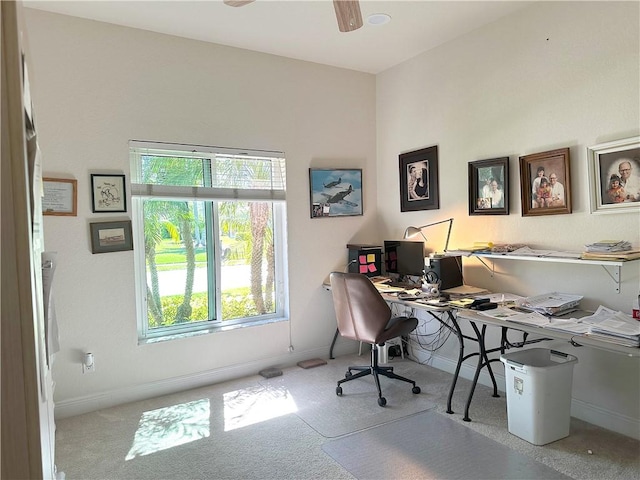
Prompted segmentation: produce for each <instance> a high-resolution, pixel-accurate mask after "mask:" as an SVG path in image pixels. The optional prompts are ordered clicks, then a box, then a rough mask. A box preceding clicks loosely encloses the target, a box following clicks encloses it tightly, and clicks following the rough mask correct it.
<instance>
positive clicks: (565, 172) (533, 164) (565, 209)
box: [520, 148, 571, 217]
mask: <svg viewBox="0 0 640 480" xmlns="http://www.w3.org/2000/svg"><path fill="white" fill-rule="evenodd" d="M520 191H521V195H522V216H523V217H527V216H537V215H559V214H563V213H571V177H570V174H569V148H559V149H557V150H550V151H548V152H542V153H534V154H531V155H525V156H524V157H520Z"/></svg>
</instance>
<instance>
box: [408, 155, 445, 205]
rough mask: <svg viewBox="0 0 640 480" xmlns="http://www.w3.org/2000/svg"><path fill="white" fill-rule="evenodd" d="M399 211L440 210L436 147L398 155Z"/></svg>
mask: <svg viewBox="0 0 640 480" xmlns="http://www.w3.org/2000/svg"><path fill="white" fill-rule="evenodd" d="M399 159H400V211H401V212H412V211H415V210H436V209H438V208H440V192H439V191H438V146H437V145H434V146H433V147H427V148H423V149H421V150H416V151H413V152H407V153H401V154H400V157H399Z"/></svg>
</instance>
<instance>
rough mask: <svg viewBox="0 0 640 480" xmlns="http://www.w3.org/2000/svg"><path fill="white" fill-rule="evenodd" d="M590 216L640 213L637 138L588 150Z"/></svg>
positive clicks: (639, 165) (638, 145)
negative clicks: (596, 214) (593, 214)
mask: <svg viewBox="0 0 640 480" xmlns="http://www.w3.org/2000/svg"><path fill="white" fill-rule="evenodd" d="M587 161H588V162H589V165H588V167H589V168H588V171H589V184H590V188H589V192H590V200H591V202H590V203H591V213H623V212H636V213H637V212H638V211H640V137H631V138H626V139H622V140H615V141H612V142H607V143H601V144H598V145H593V146H591V147H588V148H587Z"/></svg>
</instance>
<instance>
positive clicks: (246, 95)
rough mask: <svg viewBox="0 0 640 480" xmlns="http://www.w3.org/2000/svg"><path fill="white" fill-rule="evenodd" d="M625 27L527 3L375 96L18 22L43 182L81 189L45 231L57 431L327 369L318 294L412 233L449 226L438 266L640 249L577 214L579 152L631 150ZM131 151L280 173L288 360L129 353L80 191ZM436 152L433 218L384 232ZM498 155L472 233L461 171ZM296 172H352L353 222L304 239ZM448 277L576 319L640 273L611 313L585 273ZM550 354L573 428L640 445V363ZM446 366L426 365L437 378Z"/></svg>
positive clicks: (260, 335) (234, 340)
mask: <svg viewBox="0 0 640 480" xmlns="http://www.w3.org/2000/svg"><path fill="white" fill-rule="evenodd" d="M638 13H639V12H638V4H637V3H622V4H617V3H611V2H607V3H606V4H603V3H591V2H579V3H578V2H576V3H551V2H540V3H539V4H536V5H534V6H533V7H531V8H530V9H527V10H525V11H523V12H519V13H516V14H514V15H511V16H509V17H506V18H504V19H501V20H499V21H497V22H495V23H493V24H491V25H488V26H486V27H484V28H482V29H479V30H477V31H474V32H472V33H470V34H468V35H466V36H464V37H462V38H460V39H458V40H455V41H453V42H449V43H447V44H445V45H443V46H441V47H439V48H437V49H435V50H432V51H431V52H428V53H425V54H423V55H421V56H419V57H416V58H414V59H412V60H410V61H408V62H405V63H404V64H401V65H399V66H397V67H395V68H393V69H390V70H389V71H386V72H384V73H382V74H380V75H378V76H377V77H373V76H370V75H365V74H359V73H355V72H351V71H346V70H340V69H335V68H330V67H324V66H320V65H315V64H309V63H305V62H299V61H293V60H287V59H283V58H279V57H274V56H269V55H263V54H258V53H253V52H248V51H243V50H239V49H233V48H227V47H222V46H216V45H209V44H205V43H200V42H195V41H189V40H184V39H179V38H175V37H170V36H163V35H158V34H153V33H148V32H142V31H137V30H132V29H127V28H121V27H115V26H111V25H106V24H101V23H96V22H90V21H85V20H79V19H73V18H69V17H64V16H58V15H53V14H48V13H44V12H40V11H30V10H27V26H28V28H29V37H30V43H31V50H32V57H33V64H34V71H33V72H32V73H33V81H32V83H33V97H34V103H35V105H36V109H37V110H36V111H37V112H38V119H37V120H38V123H39V125H38V126H39V131H40V141H41V148H42V150H43V154H44V160H45V171H46V173H49V174H52V175H54V174H58V175H61V176H62V175H64V176H71V177H75V178H77V179H78V184H79V197H78V198H79V213H78V217H75V218H64V217H47V219H46V222H45V235H46V244H47V248H48V249H50V250H56V251H58V252H59V258H60V268H59V270H58V272H57V275H58V277H57V279H56V280H57V284H56V291H57V294H58V295H57V303H56V305H57V310H58V315H59V318H60V329H61V336H62V339H61V347H62V349H61V352H60V354H59V356H58V358H57V360H56V364H55V369H54V377H55V380H56V382H57V387H56V403H57V413H58V414H62V415H64V414H71V413H78V412H80V411H83V409H85V410H86V409H87V408H94V407H97V406H101V405H109V404H113V403H117V402H119V401H123V400H125V399H134V398H140V397H143V396H145V395H153V394H158V393H163V392H165V391H167V390H170V389H179V388H185V387H188V386H191V385H195V384H199V383H206V382H211V381H215V380H218V379H223V378H230V377H231V376H236V375H242V374H245V373H255V372H257V371H258V370H259V369H260V368H262V367H264V366H267V365H284V364H287V363H289V364H291V363H294V362H295V361H298V360H300V359H304V358H310V357H314V356H325V357H326V355H327V352H328V345H329V343H330V340H331V337H332V335H333V331H334V329H335V320H334V314H333V308H332V304H331V301H330V299H329V297H328V294H327V292H325V291H323V290H322V288H321V286H320V285H321V283H322V281H323V279H324V278H325V276H326V275H327V273H328V272H329V271H330V270H331V269H336V268H342V267H343V266H344V263H345V260H346V248H345V245H346V244H347V243H350V242H366V243H370V242H373V241H382V240H383V239H387V238H399V237H400V236H401V235H402V232H404V229H405V228H406V227H407V226H408V225H415V224H424V223H428V222H431V221H437V220H441V219H444V218H448V217H450V216H453V217H455V219H456V221H455V223H454V228H453V232H452V240H451V246H452V247H455V246H463V245H468V244H469V243H471V242H473V241H479V240H482V241H489V240H492V241H494V242H527V243H529V244H530V245H532V246H534V247H551V248H558V249H574V250H580V249H582V247H583V245H584V244H585V243H588V242H591V241H595V240H599V239H602V238H610V237H612V236H613V237H620V238H627V239H629V240H632V241H634V242H635V243H640V239H639V236H640V216H639V215H637V214H628V213H627V214H613V215H591V214H589V207H588V205H589V203H588V202H589V191H588V182H587V168H586V161H587V160H586V147H587V146H588V145H593V144H596V143H600V142H604V141H609V140H614V139H619V138H626V137H629V136H632V135H637V134H638V128H639V125H640V111H639V110H640V107H639V105H640V94H639V88H638V78H639V77H640V72H639V67H638V65H639V60H640V58H639V52H638V48H639V47H638V45H639V41H638V40H639V38H638V24H637V18H638ZM547 39H548V40H547ZM129 139H142V140H160V141H171V142H185V143H201V144H212V145H219V146H231V147H246V148H264V149H269V150H283V151H284V152H285V153H286V157H287V162H288V163H287V178H288V179H289V184H288V192H287V194H288V199H289V202H288V216H289V237H288V240H289V274H290V285H291V318H292V322H291V335H292V339H293V344H294V346H295V348H296V350H295V352H294V354H292V355H291V354H289V353H287V347H288V345H289V324H287V323H280V324H275V325H268V326H263V327H255V328H249V329H241V330H235V331H231V332H225V333H217V334H213V335H206V336H202V337H197V338H192V339H186V340H180V341H175V342H166V343H161V344H155V345H145V346H137V343H136V331H135V299H134V297H133V257H132V255H131V254H130V253H115V254H103V255H91V253H90V249H89V235H88V223H89V222H90V221H95V220H100V219H104V220H106V219H108V218H111V217H106V216H105V217H103V216H101V215H97V214H92V213H91V212H90V197H89V191H88V181H89V173H90V172H92V171H107V172H109V171H111V172H125V173H127V174H128V154H127V153H128V152H127V141H128V140H129ZM435 144H437V145H438V146H439V150H440V169H441V177H440V204H441V207H440V209H439V210H435V211H421V212H411V213H400V202H399V182H398V154H399V153H401V152H406V151H411V150H414V149H417V148H421V147H424V146H429V145H435ZM560 147H570V149H571V176H572V182H571V189H572V193H573V213H572V214H570V215H557V216H546V217H521V215H520V200H519V198H520V189H519V186H518V184H519V169H518V156H520V155H526V154H530V153H536V152H542V151H546V150H550V149H553V148H560ZM376 154H377V161H376ZM507 155H508V156H509V157H510V158H511V175H510V182H511V214H510V215H508V216H500V217H477V216H476V217H469V216H468V202H467V163H468V162H469V161H474V160H480V159H486V158H496V157H501V156H507ZM310 166H312V167H355V168H363V169H364V182H365V195H366V197H365V203H364V205H365V215H364V216H363V217H348V218H342V219H331V220H326V219H322V220H313V221H312V220H310V219H309V213H308V168H309V167H310ZM376 192H377V193H376ZM442 228H443V232H442V236H441V237H438V235H441V233H439V232H438V227H433V228H431V229H430V230H429V233H428V236H429V237H430V238H432V239H433V241H434V242H435V245H434V247H435V248H438V249H442V246H443V245H444V231H445V230H446V226H443V227H442ZM464 263H465V278H466V280H467V282H468V283H471V284H477V285H481V286H486V287H488V288H491V289H492V290H497V291H500V290H505V291H513V292H514V293H519V294H533V293H542V292H544V291H550V290H556V289H557V290H562V291H567V292H569V293H571V292H576V293H582V294H584V295H585V301H584V304H585V305H586V306H587V307H593V306H597V305H598V304H600V303H602V304H605V305H607V306H609V307H613V308H619V309H622V310H625V311H626V310H629V308H630V306H631V300H632V298H633V297H634V295H637V293H638V288H639V276H640V275H639V274H640V272H639V270H640V263H639V262H634V263H633V264H630V265H627V266H625V267H624V269H623V283H622V292H621V293H620V294H616V293H615V291H614V287H613V283H612V281H611V280H610V279H609V277H608V276H607V274H606V273H605V272H604V271H603V270H602V269H601V268H599V267H586V266H573V267H572V266H566V265H564V266H551V265H548V264H544V265H536V264H532V263H529V262H528V263H527V264H523V263H518V262H513V263H510V264H499V265H498V266H497V270H498V271H499V272H500V273H499V274H498V275H496V276H495V277H493V278H491V277H490V276H489V275H488V273H487V271H486V270H485V269H484V267H481V266H480V264H479V263H478V262H477V261H475V260H468V259H465V261H464ZM264 338H269V339H270V340H271V341H270V342H264V341H263V339H264ZM553 346H554V347H556V348H560V349H563V350H565V351H569V352H572V353H575V354H576V355H578V356H579V359H580V363H579V364H578V366H577V367H576V368H575V382H574V393H573V397H574V403H573V407H574V411H573V414H574V415H577V416H581V417H582V418H586V419H588V420H589V421H592V422H594V423H598V424H606V425H605V426H607V427H608V428H613V429H616V430H618V431H621V432H623V433H626V434H630V435H633V434H634V432H635V435H637V431H638V424H639V418H640V412H639V410H640V407H639V405H640V385H639V381H640V380H639V379H640V375H639V366H638V360H637V359H628V358H624V357H621V356H618V355H614V354H610V353H606V352H599V351H594V350H588V349H586V348H582V349H578V350H574V349H571V347H568V346H567V345H566V344H557V343H554V344H553ZM454 347H455V346H454V345H453V344H452V343H451V342H450V343H449V344H447V345H445V347H444V348H443V349H442V350H441V351H439V352H438V354H439V357H438V358H437V359H436V360H438V361H439V362H440V364H442V365H446V364H450V362H451V360H452V359H453V358H454V352H455V348H454ZM350 348H353V346H352V344H351V343H350V342H344V341H342V342H339V344H338V351H345V350H347V349H350ZM88 349H90V350H92V351H93V352H94V353H95V355H96V364H97V371H96V373H95V374H93V375H89V376H87V375H82V373H81V366H80V361H81V353H82V352H83V351H85V350H88ZM472 415H473V414H472ZM607 422H608V423H607Z"/></svg>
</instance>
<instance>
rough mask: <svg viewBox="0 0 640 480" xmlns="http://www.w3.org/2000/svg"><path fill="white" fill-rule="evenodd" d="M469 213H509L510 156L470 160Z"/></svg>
mask: <svg viewBox="0 0 640 480" xmlns="http://www.w3.org/2000/svg"><path fill="white" fill-rule="evenodd" d="M469 215H509V157H501V158H492V159H489V160H478V161H475V162H469Z"/></svg>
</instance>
